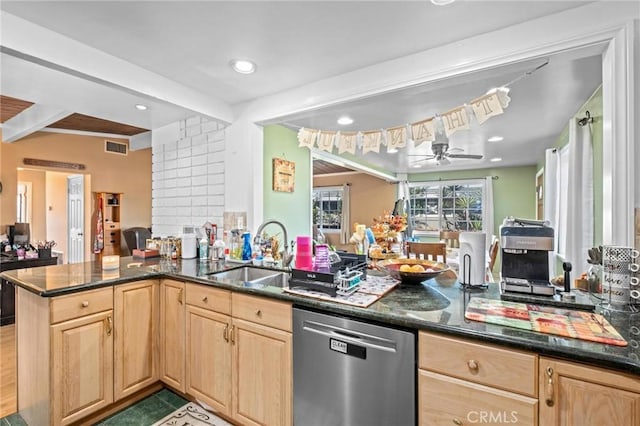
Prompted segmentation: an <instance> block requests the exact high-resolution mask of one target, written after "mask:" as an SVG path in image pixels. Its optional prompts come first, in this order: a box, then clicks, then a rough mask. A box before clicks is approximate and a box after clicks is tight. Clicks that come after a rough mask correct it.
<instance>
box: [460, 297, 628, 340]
mask: <svg viewBox="0 0 640 426" xmlns="http://www.w3.org/2000/svg"><path fill="white" fill-rule="evenodd" d="M464 317H465V318H467V319H469V320H472V321H480V322H486V323H490V324H499V325H504V326H507V327H514V328H520V329H523V330H530V331H537V332H540V333H547V334H555V335H558V336H563V337H571V338H574V339H581V340H588V341H591V342H598V343H606V344H608V345H616V346H627V341H626V340H624V339H623V338H622V336H621V335H620V333H618V331H617V330H616V329H615V328H614V327H613V326H612V325H611V324H609V321H607V319H606V318H604V317H603V316H602V315H599V314H594V313H591V312H584V311H574V310H570V309H561V308H553V307H547V306H539V305H529V304H526V303H517V302H507V301H504V300H495V299H485V298H482V297H474V298H472V299H471V300H470V301H469V303H468V304H467V309H466V311H465V314H464Z"/></svg>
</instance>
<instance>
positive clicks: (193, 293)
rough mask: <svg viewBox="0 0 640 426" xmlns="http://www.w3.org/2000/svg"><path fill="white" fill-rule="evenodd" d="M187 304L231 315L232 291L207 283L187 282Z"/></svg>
mask: <svg viewBox="0 0 640 426" xmlns="http://www.w3.org/2000/svg"><path fill="white" fill-rule="evenodd" d="M187 304H188V305H193V306H198V307H200V308H203V309H208V310H211V311H216V312H220V313H221V314H226V315H231V292H230V291H229V290H222V289H219V288H214V287H209V286H206V285H198V284H187Z"/></svg>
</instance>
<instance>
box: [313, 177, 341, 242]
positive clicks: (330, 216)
mask: <svg viewBox="0 0 640 426" xmlns="http://www.w3.org/2000/svg"><path fill="white" fill-rule="evenodd" d="M341 221H342V187H341V186H327V187H322V188H314V189H313V224H314V225H317V226H318V228H319V229H320V230H321V231H322V232H327V231H329V232H332V231H333V232H338V231H340V223H341Z"/></svg>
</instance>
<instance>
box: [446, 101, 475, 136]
mask: <svg viewBox="0 0 640 426" xmlns="http://www.w3.org/2000/svg"><path fill="white" fill-rule="evenodd" d="M442 124H443V125H444V133H445V134H446V135H447V137H449V136H451V135H453V134H454V133H455V132H457V131H458V130H466V129H468V128H469V116H468V115H467V108H466V107H464V106H461V107H458V108H454V109H452V110H450V111H447V112H445V113H444V114H442Z"/></svg>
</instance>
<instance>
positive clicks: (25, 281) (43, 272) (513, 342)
mask: <svg viewBox="0 0 640 426" xmlns="http://www.w3.org/2000/svg"><path fill="white" fill-rule="evenodd" d="M238 266H242V265H240V264H232V263H227V264H226V265H223V266H219V265H218V264H217V263H215V262H199V261H198V260H197V259H190V260H187V259H181V260H177V261H176V260H173V261H170V260H160V259H158V258H154V259H146V260H144V259H135V258H131V257H124V258H121V259H120V268H119V269H115V270H111V271H108V270H103V269H102V267H101V265H100V264H99V263H95V262H85V263H79V264H66V265H55V266H48V267H36V268H31V269H21V270H15V271H8V272H3V273H1V274H0V276H2V278H4V279H7V280H9V281H12V282H13V283H15V284H17V285H18V286H20V287H23V288H25V289H27V290H29V291H32V292H34V293H36V294H39V295H41V296H43V297H53V296H58V295H63V294H68V293H73V292H78V291H83V290H89V289H94V288H99V287H105V286H110V285H114V284H120V283H125V282H130V281H136V280H142V279H147V278H157V277H161V276H167V277H170V278H174V279H182V280H186V281H191V282H197V283H201V284H208V285H214V286H216V287H221V288H228V289H231V290H235V291H242V292H247V293H253V294H256V295H261V296H268V297H272V298H276V299H281V300H286V301H289V302H292V303H295V304H296V305H298V306H302V307H310V308H315V309H320V310H324V311H328V312H332V313H336V314H343V315H348V316H351V317H355V318H361V319H363V320H367V321H378V322H381V323H386V324H392V325H396V326H400V327H407V328H412V329H419V330H430V331H436V332H442V333H446V334H450V335H455V336H459V337H466V338H471V339H475V340H478V341H482V342H487V343H498V344H501V345H504V346H508V347H512V348H517V349H523V350H530V351H533V352H537V353H539V354H545V355H550V356H559V357H565V358H569V359H571V360H576V361H583V362H587V363H590V364H594V365H598V366H602V367H608V368H613V369H616V370H620V371H624V372H628V373H632V374H636V375H640V344H639V343H640V313H635V314H631V313H624V312H613V311H607V310H601V309H598V308H597V311H598V312H599V313H602V314H603V315H604V316H605V317H606V318H607V319H608V320H609V322H610V323H611V325H613V326H614V327H615V328H616V330H618V332H619V333H620V334H621V335H622V337H624V338H625V340H627V342H629V345H628V346H626V347H620V346H612V345H606V344H601V343H594V342H588V341H584V340H578V339H572V338H564V337H560V336H555V335H550V334H542V333H537V332H532V331H526V330H521V329H517V328H512V327H506V326H501V325H494V324H487V323H482V322H475V321H470V320H467V319H465V318H464V312H465V309H466V306H467V303H468V302H469V300H470V299H471V298H472V297H474V296H478V297H484V298H493V299H499V298H500V293H499V289H498V287H497V284H489V287H488V288H486V289H470V290H467V289H464V288H462V287H461V286H460V284H459V283H458V282H457V279H456V277H455V274H450V275H448V274H442V275H440V276H439V277H437V278H435V279H432V280H429V281H425V282H424V283H422V284H419V285H400V286H399V287H397V288H396V289H394V290H393V291H391V292H390V293H388V294H387V295H385V296H383V297H382V298H381V299H380V300H378V301H377V302H375V303H373V304H372V305H371V306H369V307H368V308H360V307H353V306H349V305H344V304H340V303H335V302H332V301H325V300H319V299H312V298H309V297H304V296H297V295H293V294H290V293H287V292H284V291H283V290H282V289H281V288H278V287H270V286H248V283H247V284H245V283H243V282H239V281H231V280H226V279H217V278H216V277H215V275H210V274H212V273H215V272H220V271H222V270H225V269H229V268H234V267H238Z"/></svg>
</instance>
